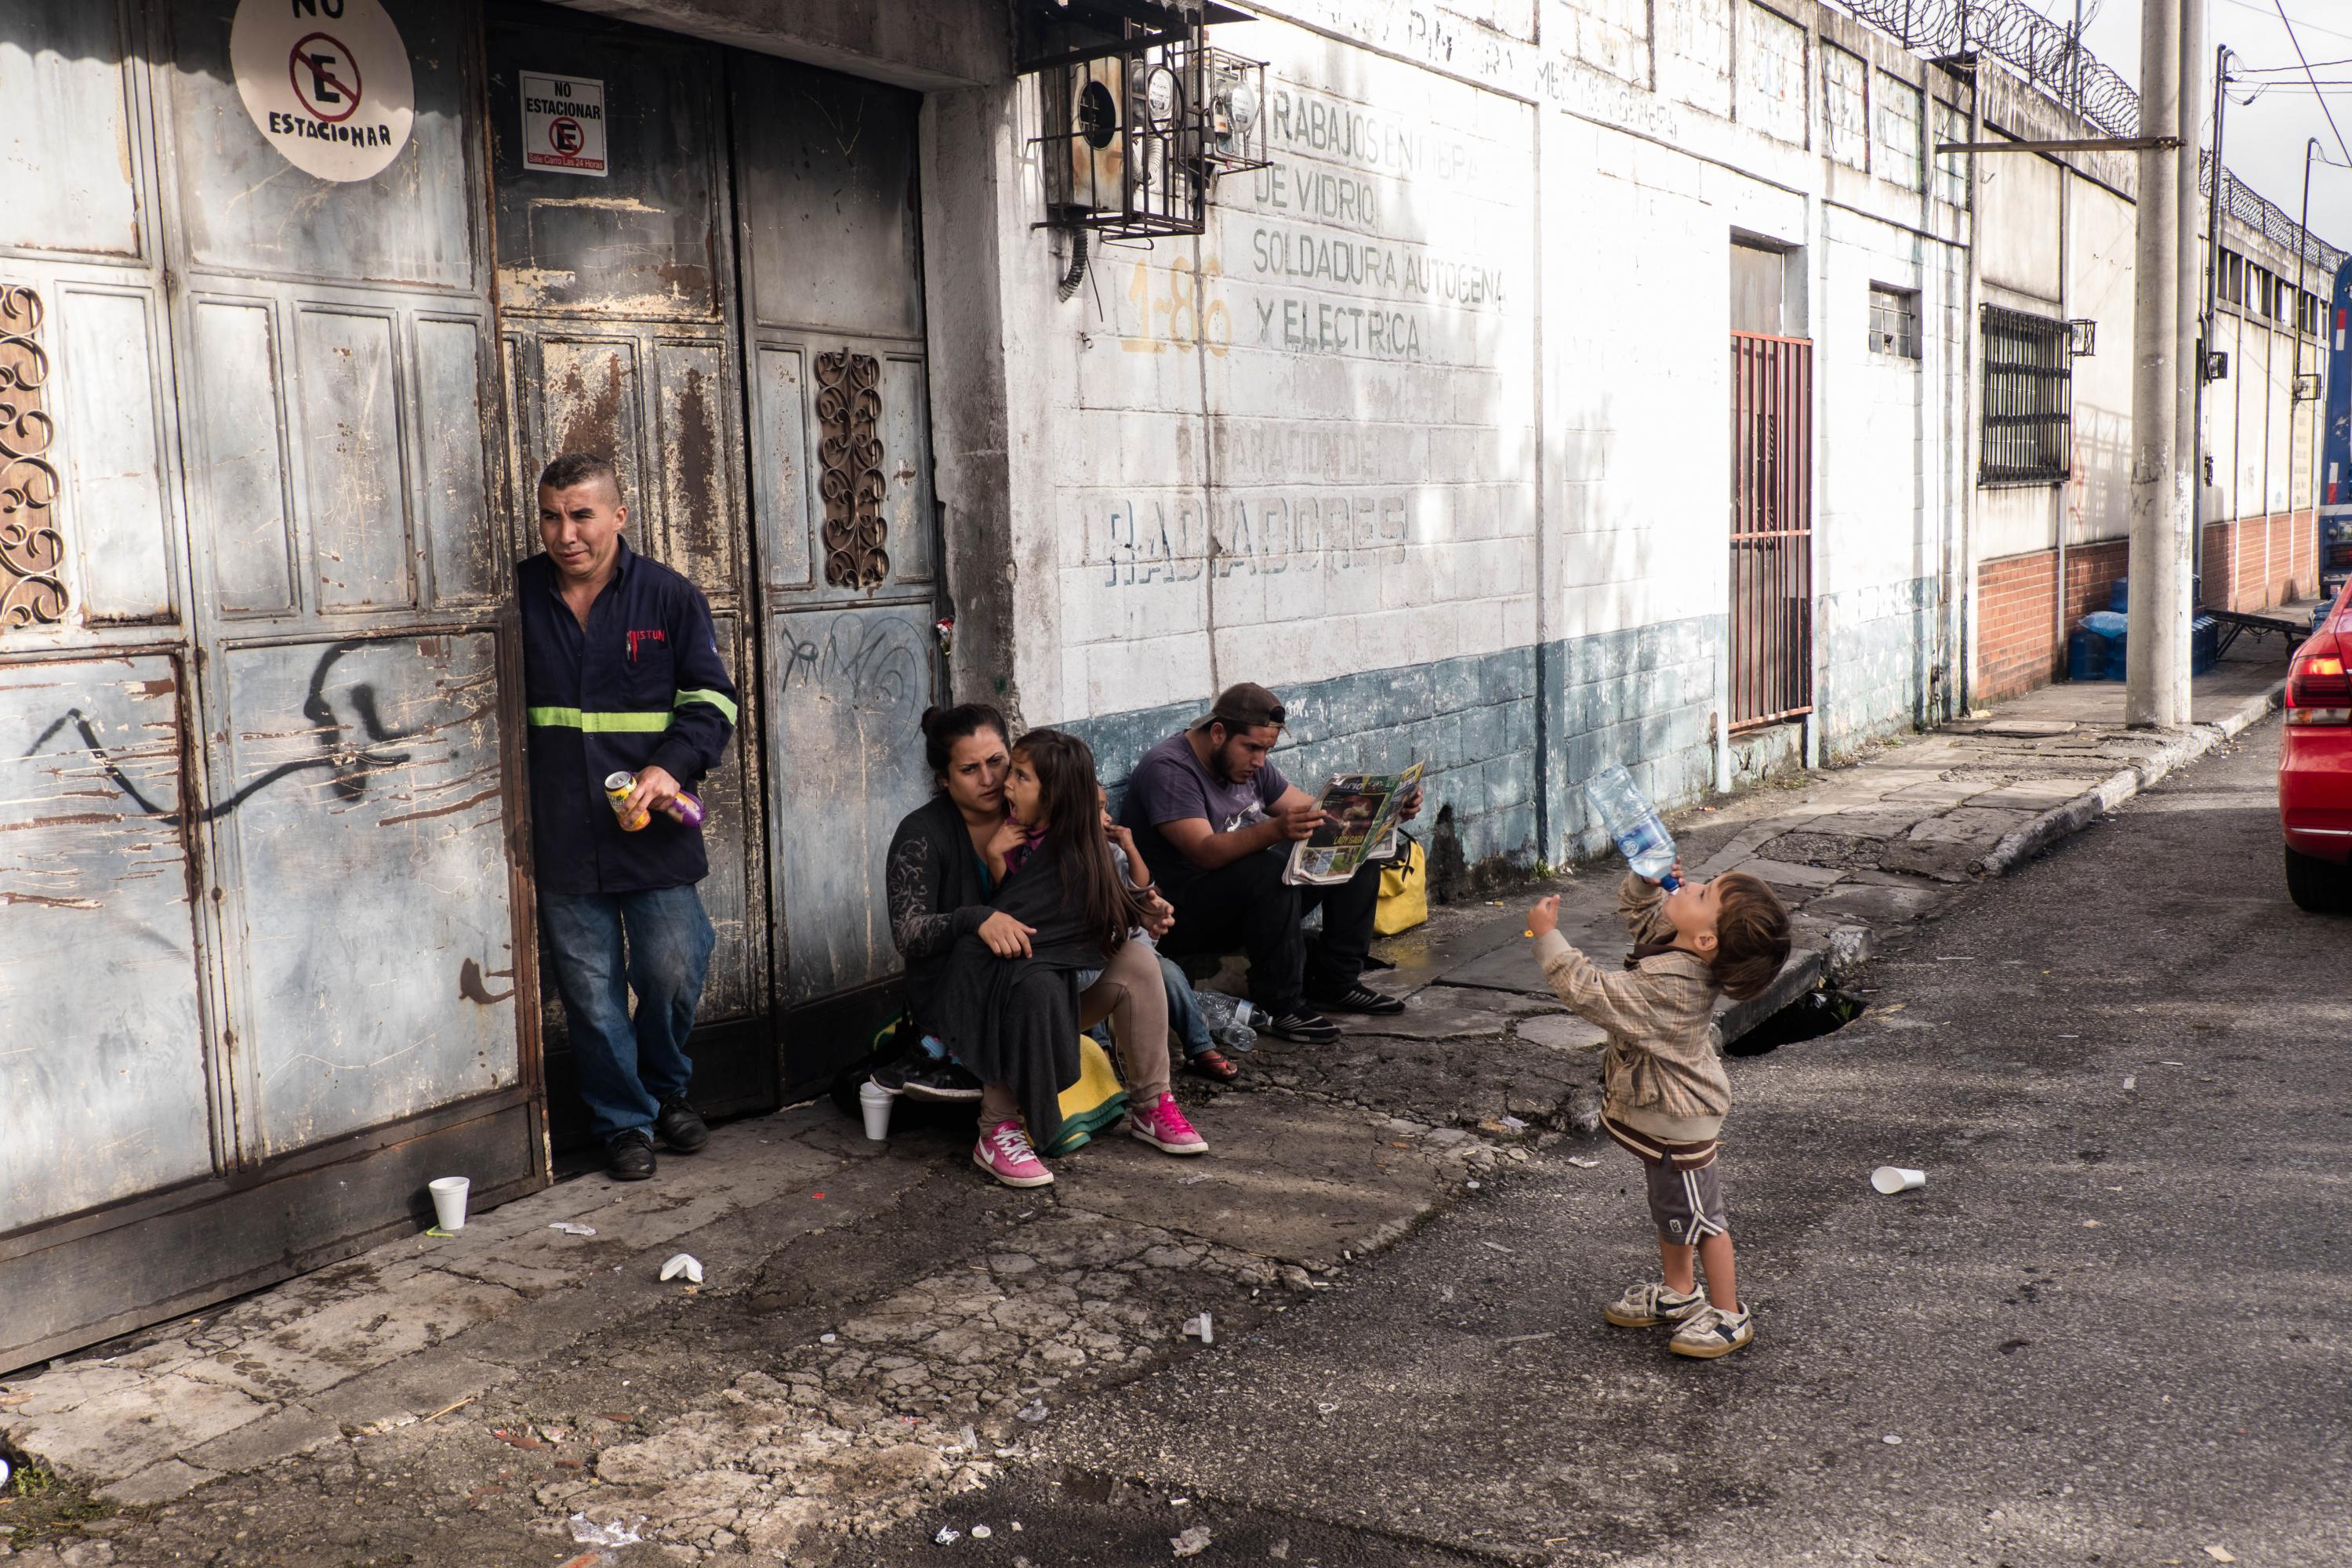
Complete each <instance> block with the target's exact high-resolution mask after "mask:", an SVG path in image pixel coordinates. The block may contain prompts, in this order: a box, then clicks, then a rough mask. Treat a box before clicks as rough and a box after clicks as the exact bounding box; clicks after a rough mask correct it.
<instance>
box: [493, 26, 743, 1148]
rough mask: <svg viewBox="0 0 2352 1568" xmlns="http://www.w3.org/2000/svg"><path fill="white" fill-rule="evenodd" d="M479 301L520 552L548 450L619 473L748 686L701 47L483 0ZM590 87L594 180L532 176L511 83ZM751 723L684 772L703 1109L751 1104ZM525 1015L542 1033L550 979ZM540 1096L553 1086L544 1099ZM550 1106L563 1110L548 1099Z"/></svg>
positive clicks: (637, 529)
mask: <svg viewBox="0 0 2352 1568" xmlns="http://www.w3.org/2000/svg"><path fill="white" fill-rule="evenodd" d="M488 47H489V61H490V63H489V79H490V94H489V101H490V133H491V144H492V149H493V175H494V185H495V189H496V198H495V199H496V203H497V210H498V216H499V225H498V228H499V300H500V304H501V307H502V317H503V321H504V323H505V330H506V360H507V365H506V371H507V376H508V386H509V398H510V402H511V405H512V407H513V410H514V414H515V420H516V433H515V440H514V445H513V448H512V451H511V453H510V460H511V462H512V464H513V476H514V478H513V482H514V486H515V495H516V500H517V503H518V504H517V509H516V510H517V513H518V531H517V537H516V538H515V540H514V550H515V552H516V553H517V554H524V553H528V552H531V551H535V550H537V549H538V548H539V540H538V535H537V532H536V531H535V529H534V528H533V527H532V526H531V520H532V517H533V516H534V515H535V511H534V507H535V501H536V488H535V486H536V480H537V477H538V474H539V471H540V469H541V468H543V467H544V466H545V465H546V463H547V461H548V459H549V458H553V457H554V456H556V455H557V454H558V453H560V452H565V451H593V452H603V453H604V454H606V455H608V456H609V457H611V458H612V459H613V461H614V464H615V465H616V466H617V467H618V468H619V469H620V473H621V484H622V491H623V494H624V496H625V500H626V501H627V503H628V507H629V514H630V524H629V539H630V543H631V544H632V546H633V547H635V548H636V549H639V550H641V551H643V552H645V553H646V554H647V555H649V556H651V557H652V558H653V559H655V560H656V561H659V562H661V563H664V564H665V565H667V566H670V567H673V568H675V569H676V570H677V571H678V572H681V573H683V574H685V575H686V576H687V577H688V578H689V579H690V580H692V581H693V583H694V584H696V585H697V586H698V587H699V588H701V589H702V591H703V592H704V593H705V594H707V595H709V599H710V606H711V611H712V615H713V617H714V619H715V621H716V625H717V630H718V635H719V647H720V650H721V653H722V655H723V656H724V657H725V658H726V659H727V661H728V666H729V668H730V669H731V670H733V671H734V673H735V677H736V683H737V685H738V686H739V687H740V689H742V690H743V691H744V692H746V693H747V694H748V693H751V692H753V691H755V690H756V689H757V681H756V672H755V664H754V660H753V657H752V650H751V637H750V627H749V626H748V625H747V623H746V618H745V615H744V606H745V603H746V595H745V593H744V590H743V587H742V578H743V562H744V556H745V553H746V548H745V542H744V536H745V534H746V531H747V530H746V528H745V526H744V521H743V518H744V509H743V500H742V473H743V468H744V463H743V437H742V429H743V418H742V396H741V391H740V386H739V384H738V383H737V380H736V374H737V373H736V368H735V365H736V359H735V356H736V347H735V345H736V342H737V339H736V330H735V322H734V318H733V312H734V298H733V295H734V283H733V276H734V268H733V247H731V246H730V245H729V244H728V242H727V236H728V225H729V218H728V216H727V215H728V210H729V209H728V186H727V170H726V165H725V159H724V143H725V127H724V119H725V105H724V103H723V102H722V101H720V100H719V99H718V98H717V97H715V96H714V95H713V94H712V93H711V91H710V89H709V83H710V82H711V81H712V80H714V79H717V78H718V77H719V75H720V74H721V73H722V71H723V69H724V67H723V64H722V57H721V53H720V51H719V50H718V49H716V48H712V47H707V46H704V45H699V44H695V43H692V42H689V41H688V40H685V39H681V38H677V37H670V36H667V35H664V34H658V33H651V32H647V31H645V30H643V29H639V28H632V27H625V26H609V25H605V24H602V23H598V22H595V21H593V20H592V19H591V18H588V17H584V16H581V15H580V14H579V13H577V12H570V11H552V10H550V9H548V8H546V7H543V6H536V5H495V6H493V7H492V8H491V10H490V12H489V14H488ZM525 72H530V73H532V74H534V75H538V74H541V73H547V74H552V75H556V76H563V77H569V78H572V79H588V80H593V81H595V82H599V83H601V84H602V86H603V110H604V117H605V123H606V136H607V146H608V151H609V158H608V165H609V172H608V173H607V174H604V175H603V176H593V177H592V176H583V175H578V174H559V173H550V172H546V171H544V170H536V169H533V168H531V167H530V166H528V165H527V164H526V163H525V162H524V152H523V149H522V148H521V147H520V144H519V142H518V141H517V138H518V136H519V135H520V131H521V127H522V122H523V117H522V107H521V101H520V100H521V96H522V95H521V88H520V82H521V78H522V75H523V73H525ZM760 733H761V717H760V714H759V711H758V705H757V704H756V703H755V702H751V701H748V700H747V701H746V702H745V703H744V705H743V711H742V716H741V720H740V723H739V726H738V729H737V732H736V742H737V743H736V744H735V745H734V746H733V747H731V748H730V751H729V753H728V756H727V760H726V762H725V763H723V764H722V766H721V768H720V770H719V772H718V773H716V774H714V775H713V776H712V777H711V778H709V779H708V780H706V781H705V784H704V788H703V791H702V795H703V802H704V805H706V806H707V807H708V808H709V826H706V827H705V829H704V840H705V844H706V846H707V847H708V848H709V855H710V875H709V878H708V879H706V880H705V881H704V882H703V883H702V898H703V903H704V906H705V907H706V908H707V909H708V910H709V914H710V920H711V923H712V925H713V926H714V927H716V928H717V930H718V932H719V946H718V950H717V951H716V952H714V953H713V954H712V957H711V967H710V973H709V980H708V982H707V983H706V984H705V986H704V990H703V999H702V1007H701V1012H700V1017H699V1021H700V1024H701V1025H702V1027H701V1029H700V1030H699V1032H698V1037H697V1040H696V1042H695V1046H694V1055H695V1057H696V1060H697V1066H696V1094H697V1096H698V1100H702V1101H703V1102H705V1103H706V1104H708V1105H709V1106H710V1108H712V1109H734V1108H741V1107H745V1106H750V1105H756V1104H761V1103H766V1102H770V1101H772V1098H773V1095H774V1090H775V1081H774V1079H775V1074H774V1060H773V1054H772V1050H771V1049H770V1047H769V1046H768V1043H767V1039H766V1037H765V1033H764V1030H761V1029H758V1028H755V1027H752V1025H753V1024H754V1023H755V1021H756V1020H758V1019H760V1018H761V1016H763V1015H764V1014H765V1013H766V1012H767V1006H768V942H767V906H766V900H765V899H764V897H763V896H762V895H761V892H760V889H761V887H762V886H763V884H764V880H765V869H764V856H763V851H762V837H761V830H762V823H761V817H760V813H759V810H758V807H757V805H755V804H753V803H756V802H757V801H758V800H759V798H760V795H759V783H758V780H759V763H760V739H759V737H760ZM544 991H545V994H544V996H543V997H542V1005H543V1006H544V1007H545V1009H546V1013H547V1016H548V1018H549V1020H550V1023H551V1033H553V1034H555V1035H556V1036H558V1037H560V1034H561V1027H560V1020H561V1016H562V1007H561V1005H560V1004H559V1003H558V1002H557V1000H556V998H555V995H554V989H553V985H552V982H551V980H550V981H549V982H548V983H547V984H545V986H544ZM558 1098H559V1100H561V1099H562V1095H561V1094H560V1093H559V1097H558ZM555 1109H556V1110H557V1111H558V1112H559V1114H563V1113H566V1112H567V1111H568V1110H569V1107H568V1106H566V1105H564V1104H562V1103H559V1104H557V1105H556V1106H555Z"/></svg>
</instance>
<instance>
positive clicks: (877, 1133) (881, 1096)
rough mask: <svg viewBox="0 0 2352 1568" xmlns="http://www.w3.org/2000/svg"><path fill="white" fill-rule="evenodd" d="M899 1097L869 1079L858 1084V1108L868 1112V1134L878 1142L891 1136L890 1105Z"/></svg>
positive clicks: (867, 1135) (885, 1140)
mask: <svg viewBox="0 0 2352 1568" xmlns="http://www.w3.org/2000/svg"><path fill="white" fill-rule="evenodd" d="M897 1099H898V1096H897V1095H895V1094H892V1093H891V1092H890V1091H889V1090H888V1089H884V1088H883V1087H882V1086H881V1085H880V1084H878V1083H876V1082H875V1081H874V1080H873V1079H870V1078H869V1079H866V1081H865V1082H864V1083H861V1084H859V1085H858V1086H857V1109H858V1110H862V1111H864V1112H865V1113H866V1137H868V1138H870V1139H872V1140H873V1141H874V1142H877V1143H882V1142H887V1141H888V1140H889V1137H890V1106H891V1103H892V1102H893V1101H894V1100H897Z"/></svg>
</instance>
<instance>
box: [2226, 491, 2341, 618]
mask: <svg viewBox="0 0 2352 1568" xmlns="http://www.w3.org/2000/svg"><path fill="white" fill-rule="evenodd" d="M2317 528H2318V514H2317V513H2315V512H2311V511H2295V512H2273V513H2272V514H2271V515H2270V516H2268V517H2248V518H2240V519H2239V520H2237V521H2233V522H2215V523H2208V524H2207V525H2206V527H2205V537H2204V539H2203V541H2202V542H2201V548H2200V552H2199V555H2198V560H2199V562H2200V567H2199V570H2200V571H2201V572H2202V573H2203V574H2204V577H2205V602H2206V603H2207V604H2208V605H2220V606H2221V607H2222V608H2224V609H2231V610H2267V609H2269V608H2271V607H2272V606H2273V605H2283V604H2284V603H2286V602H2287V601H2288V600H2290V599H2295V598H2300V597H2302V596H2303V595H2307V594H2310V593H2312V592H2313V591H2314V590H2315V588H2316V587H2317V585H2318V584H2317V577H2318V572H2317V567H2316V561H2315V552H2316V551H2317V549H2318V536H2317Z"/></svg>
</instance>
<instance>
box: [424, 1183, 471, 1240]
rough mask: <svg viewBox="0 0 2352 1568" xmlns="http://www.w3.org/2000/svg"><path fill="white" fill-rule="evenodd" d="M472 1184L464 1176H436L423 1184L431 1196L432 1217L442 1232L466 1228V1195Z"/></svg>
mask: <svg viewBox="0 0 2352 1568" xmlns="http://www.w3.org/2000/svg"><path fill="white" fill-rule="evenodd" d="M472 1186H473V1183H472V1182H471V1181H469V1180H468V1179H467V1178H466V1177H464V1176H436V1177H434V1178H433V1180H432V1181H430V1182H428V1183H426V1184H425V1190H426V1191H428V1192H430V1193H431V1194H433V1217H434V1218H435V1219H436V1220H437V1221H438V1222H439V1223H440V1226H441V1228H442V1229H443V1230H463V1229H465V1228H466V1194H467V1190H468V1189H470V1188H471V1187H472Z"/></svg>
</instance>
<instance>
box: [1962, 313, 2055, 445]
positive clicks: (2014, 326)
mask: <svg viewBox="0 0 2352 1568" xmlns="http://www.w3.org/2000/svg"><path fill="white" fill-rule="evenodd" d="M1982 311H1983V314H1982V316H1981V318H1980V320H1981V323H1982V327H1983V331H1984V388H1983V395H1984V409H1983V414H1982V416H1981V418H1980V420H1979V424H1980V425H1981V427H1982V446H1981V449H1980V453H1979V461H1978V469H1977V482H1978V483H1979V484H1982V485H2049V484H2058V483H2061V482H2063V480H2064V479H2066V477H2067V476H2068V474H2069V473H2071V472H2072V471H2073V468H2074V355H2073V353H2072V352H2071V350H2072V348H2073V342H2072V340H2073V335H2074V334H2073V332H2072V330H2071V329H2070V327H2069V326H2068V324H2067V323H2066V322H2064V321H2057V320H2054V319H2053V318H2051V317H2047V316H2034V315H2029V314H2027V313H2026V312H2025V311H2022V310H2004V309H2002V308H2001V307H2000V306H1999V305H1986V306H1983V307H1982Z"/></svg>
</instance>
